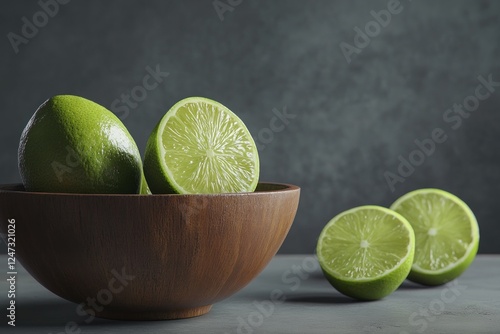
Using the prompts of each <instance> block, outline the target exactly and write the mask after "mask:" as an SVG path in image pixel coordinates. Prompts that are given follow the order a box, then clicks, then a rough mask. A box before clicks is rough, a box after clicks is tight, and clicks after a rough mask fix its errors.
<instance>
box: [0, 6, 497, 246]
mask: <svg viewBox="0 0 500 334" xmlns="http://www.w3.org/2000/svg"><path fill="white" fill-rule="evenodd" d="M54 3H55V2H54V0H41V1H40V2H38V1H22V2H21V1H15V2H9V3H8V4H4V6H3V9H2V11H1V12H0V31H1V33H2V41H1V43H0V51H1V52H0V55H1V62H0V80H1V89H0V101H1V105H2V106H1V108H0V183H13V182H19V181H20V177H19V175H18V171H17V147H18V140H19V136H20V134H21V131H22V129H23V128H24V126H25V124H26V122H27V121H28V119H29V118H30V116H31V115H32V114H33V112H34V111H35V109H36V108H37V106H38V105H40V104H41V103H42V102H43V101H44V100H45V99H47V98H49V97H50V96H53V95H56V94H64V93H69V94H75V95H81V96H84V97H87V98H89V99H91V100H94V101H96V102H98V103H100V104H103V105H104V106H107V107H108V108H110V109H112V110H113V111H114V112H115V113H116V114H117V115H118V116H119V117H121V118H122V119H123V122H124V123H125V125H126V126H127V127H128V128H129V130H130V132H131V133H132V135H133V136H134V137H135V139H136V141H137V144H138V146H139V147H140V148H141V150H142V152H143V151H144V147H145V143H146V140H147V138H148V136H149V134H150V132H151V130H152V129H153V127H154V126H155V125H156V123H157V121H158V120H159V119H160V118H161V116H162V115H163V114H164V113H165V112H166V111H167V110H168V109H169V108H170V107H171V106H172V105H173V104H174V103H175V102H176V101H178V100H180V99H182V98H184V97H187V96H196V95H199V96H206V97H209V98H212V99H215V100H217V101H220V102H222V103H223V104H225V105H227V106H228V107H229V108H230V109H232V110H233V111H234V112H236V113H237V114H238V115H239V116H240V117H241V118H242V119H243V120H244V121H245V122H246V124H247V125H248V128H249V130H250V131H251V133H252V134H253V135H254V138H255V140H256V141H257V143H258V144H259V146H260V157H261V179H262V180H267V181H279V182H288V183H293V184H297V185H299V186H301V187H302V197H301V202H300V207H299V210H298V213H297V218H296V220H295V223H294V225H293V227H292V230H291V231H290V234H289V236H288V238H287V240H286V241H285V243H284V245H283V247H282V248H281V252H283V253H311V252H313V251H314V248H315V244H316V240H317V236H318V235H319V232H320V231H321V229H322V227H323V226H324V224H325V223H326V222H327V221H328V220H329V219H330V218H332V217H333V216H334V215H336V214H337V213H339V212H341V211H342V210H345V209H348V208H350V207H353V206H358V205H363V204H379V205H384V206H388V205H390V204H391V203H392V202H393V201H394V200H395V199H396V198H397V197H399V196H400V195H402V194H404V193H405V192H407V191H410V190H413V189H416V188H422V187H438V188H443V189H445V190H448V191H451V192H452V193H455V194H456V195H458V196H459V197H461V198H462V199H464V200H465V201H466V202H467V203H468V204H469V205H470V206H471V208H472V210H473V211H474V212H475V213H476V215H477V218H478V220H479V224H480V228H481V234H482V240H481V247H480V251H481V252H483V253H484V252H496V253H498V252H500V243H499V242H498V236H499V235H500V227H499V220H498V216H499V214H498V212H497V211H496V209H497V208H498V207H499V205H498V194H499V192H500V186H499V181H500V173H499V167H500V150H499V142H500V110H499V106H500V2H496V1H439V2H435V1H423V0H420V1H410V0H401V2H399V3H398V2H397V1H394V0H390V1H388V0H382V1H329V0H328V1H327V0H324V1H264V0H262V1H255V0H252V1H250V0H220V1H175V2H174V1H159V0H158V1H147V2H146V1H132V0H129V1H117V0H115V1H95V0H92V1H82V0H72V1H68V0H59V2H58V6H57V7H56V6H54ZM44 4H52V5H44ZM44 12H45V14H44ZM387 13H390V17H389V15H387ZM149 71H153V72H154V71H160V72H162V73H163V74H159V75H157V79H158V85H157V87H156V88H154V89H150V90H144V89H141V88H138V87H141V86H142V85H143V78H144V77H145V75H147V74H148V72H149ZM166 72H168V76H167V74H165V73H166ZM488 82H489V83H488ZM478 85H482V87H481V88H479V89H477V87H478ZM144 92H146V94H143V95H141V93H144ZM131 93H132V94H131ZM122 94H131V97H130V98H129V100H128V101H127V100H125V99H122ZM460 105H464V106H463V107H462V109H460V108H461V107H460ZM469 110H470V111H469ZM277 115H279V116H277ZM274 117H280V118H279V119H280V121H279V122H278V123H276V124H278V126H274V127H273V129H274V131H273V130H271V120H272V119H273V118H274ZM273 124H274V125H276V124H275V123H273ZM281 124H283V126H281ZM436 129H437V130H436ZM439 129H441V133H440V134H439V133H438V134H436V133H435V132H436V131H437V132H439ZM433 133H434V135H435V137H436V136H437V135H439V136H437V137H438V138H435V139H436V141H437V142H436V141H435V142H434V145H435V148H434V149H433V150H430V151H427V152H426V155H424V154H420V153H415V152H416V151H415V150H417V149H418V146H417V144H416V142H415V141H416V140H417V142H418V141H421V142H424V143H427V144H428V146H429V148H431V146H432V145H429V140H428V139H429V138H432V136H433ZM443 137H444V138H446V140H445V141H444V142H442V141H443V140H441V139H443ZM403 160H405V161H410V162H408V164H414V165H418V166H416V167H413V166H406V167H405V168H402V167H401V168H400V171H398V167H399V166H400V164H402V162H401V161H403ZM388 176H389V177H390V182H388V181H387V177H388ZM118 223H119V222H117V224H118ZM2 247H3V246H2Z"/></svg>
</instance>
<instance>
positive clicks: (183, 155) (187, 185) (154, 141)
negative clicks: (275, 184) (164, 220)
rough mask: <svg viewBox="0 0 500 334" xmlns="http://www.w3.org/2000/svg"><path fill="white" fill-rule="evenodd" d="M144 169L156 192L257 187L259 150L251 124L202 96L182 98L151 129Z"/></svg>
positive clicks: (208, 191) (230, 190) (187, 192)
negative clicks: (251, 131) (152, 129)
mask: <svg viewBox="0 0 500 334" xmlns="http://www.w3.org/2000/svg"><path fill="white" fill-rule="evenodd" d="M144 172H145V174H146V179H147V180H148V184H149V187H150V188H151V191H152V192H153V193H179V194H196V193H227V192H251V191H254V190H255V188H256V186H257V182H258V179H259V156H258V152H257V147H256V146H255V142H254V141H253V139H252V136H251V135H250V132H249V131H248V129H247V128H246V126H245V124H243V122H242V121H241V119H239V118H238V116H236V115H235V114H234V113H233V112H231V111H230V110H229V109H228V108H227V107H225V106H223V105H222V104H220V103H218V102H216V101H212V100H209V99H206V98H202V97H189V98H186V99H184V100H181V101H179V102H177V103H176V104H175V105H174V106H173V107H172V108H171V109H170V110H169V111H168V112H167V113H166V114H165V115H164V116H163V118H162V119H161V120H160V122H159V123H158V125H157V126H156V128H155V129H154V131H153V133H152V134H151V135H150V137H149V139H148V142H147V145H146V152H145V158H144Z"/></svg>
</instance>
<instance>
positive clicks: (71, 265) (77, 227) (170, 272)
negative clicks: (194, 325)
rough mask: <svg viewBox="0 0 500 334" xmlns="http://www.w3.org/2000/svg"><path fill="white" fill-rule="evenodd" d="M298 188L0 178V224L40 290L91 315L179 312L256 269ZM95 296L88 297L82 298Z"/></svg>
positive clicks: (287, 222)
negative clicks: (125, 187) (110, 186)
mask: <svg viewBox="0 0 500 334" xmlns="http://www.w3.org/2000/svg"><path fill="white" fill-rule="evenodd" d="M299 193H300V189H299V188H298V187H296V186H293V185H287V184H277V183H276V184H273V183H260V184H259V186H258V188H257V190H256V191H255V192H253V193H237V194H210V195H150V196H147V195H99V194H92V195H88V194H87V195H86V194H58V193H34V192H26V191H24V188H23V187H22V185H3V186H0V231H1V233H2V234H4V237H5V235H6V234H7V225H8V224H9V222H8V221H9V219H15V243H16V245H15V246H16V257H17V259H18V260H19V261H20V262H21V263H22V265H23V266H24V268H26V270H28V272H29V273H30V274H31V275H32V276H33V277H34V278H35V279H36V280H37V281H38V282H40V284H42V285H43V286H44V287H46V288H47V289H48V290H50V291H52V292H53V293H55V294H57V295H58V296H60V297H62V298H64V299H67V300H69V301H72V302H75V303H78V304H81V303H83V304H81V305H80V306H77V311H81V312H83V310H85V311H86V312H88V313H89V314H95V315H96V316H98V317H102V318H109V319H122V320H153V319H176V318H188V317H194V316H198V315H202V314H204V313H207V312H208V311H209V310H210V308H211V306H212V304H213V303H215V302H217V301H220V300H222V299H224V298H227V297H228V296H230V295H232V294H234V293H235V292H236V291H238V290H240V289H241V288H243V287H244V286H245V285H247V284H248V283H249V282H250V281H251V280H252V279H253V278H254V277H256V276H257V275H258V274H259V273H260V272H261V271H262V270H263V269H264V267H265V266H266V265H267V264H268V263H269V261H270V260H271V258H272V257H273V256H274V255H275V254H276V252H277V251H278V249H279V248H280V246H281V244H282V243H283V241H284V239H285V237H286V235H287V233H288V231H289V229H290V226H291V225H292V222H293V220H294V217H295V213H296V211H297V206H298V202H299ZM89 299H90V300H92V299H94V300H95V302H94V303H91V302H89V301H88V300H89Z"/></svg>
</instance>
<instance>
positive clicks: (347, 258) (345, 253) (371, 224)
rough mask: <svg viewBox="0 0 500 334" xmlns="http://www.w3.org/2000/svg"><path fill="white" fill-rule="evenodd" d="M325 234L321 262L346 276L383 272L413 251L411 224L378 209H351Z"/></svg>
mask: <svg viewBox="0 0 500 334" xmlns="http://www.w3.org/2000/svg"><path fill="white" fill-rule="evenodd" d="M334 219H335V218H334ZM322 234H323V236H322V238H323V239H322V245H321V247H320V254H319V256H320V257H321V258H322V262H323V263H322V264H323V265H325V266H327V267H328V268H329V271H331V272H332V273H333V274H335V276H337V277H338V278H343V279H347V280H363V279H372V278H376V277H379V276H382V275H384V274H385V273H387V272H388V271H390V270H392V269H393V268H394V267H397V266H398V265H399V264H400V263H401V262H402V261H403V260H404V259H405V258H406V257H407V255H408V253H409V252H410V249H409V246H408V245H410V239H411V231H409V230H408V226H405V225H404V224H402V223H401V221H400V220H399V218H397V217H396V216H393V215H389V214H387V213H386V212H382V211H380V210H376V209H361V210H357V211H352V210H351V211H350V212H349V213H347V214H345V215H343V216H341V217H339V218H338V219H337V220H336V221H335V222H334V223H332V224H331V225H329V227H327V228H326V230H325V231H324V232H323V233H322Z"/></svg>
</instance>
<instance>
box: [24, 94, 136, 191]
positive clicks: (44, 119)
mask: <svg viewBox="0 0 500 334" xmlns="http://www.w3.org/2000/svg"><path fill="white" fill-rule="evenodd" d="M18 159H19V171H20V174H21V179H22V181H23V184H24V186H25V188H26V190H27V191H43V192H64V193H139V191H140V188H141V173H142V162H141V156H140V153H139V150H138V148H137V145H136V144H135V142H134V140H133V139H132V137H131V136H130V134H129V132H128V131H127V129H126V128H125V126H124V125H123V124H122V122H121V121H120V120H119V119H118V117H116V116H115V115H114V114H113V113H112V112H111V111H109V110H107V109H106V108H104V107H102V106H100V105H99V104H97V103H94V102H92V101H89V100H87V99H84V98H82V97H79V96H73V95H57V96H54V97H52V98H50V99H48V100H47V101H45V102H44V103H43V104H42V105H41V106H40V107H39V108H38V109H37V110H36V112H35V113H34V115H33V116H32V117H31V119H30V120H29V122H28V124H27V125H26V128H25V129H24V131H23V133H22V135H21V140H20V143H19V151H18Z"/></svg>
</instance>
